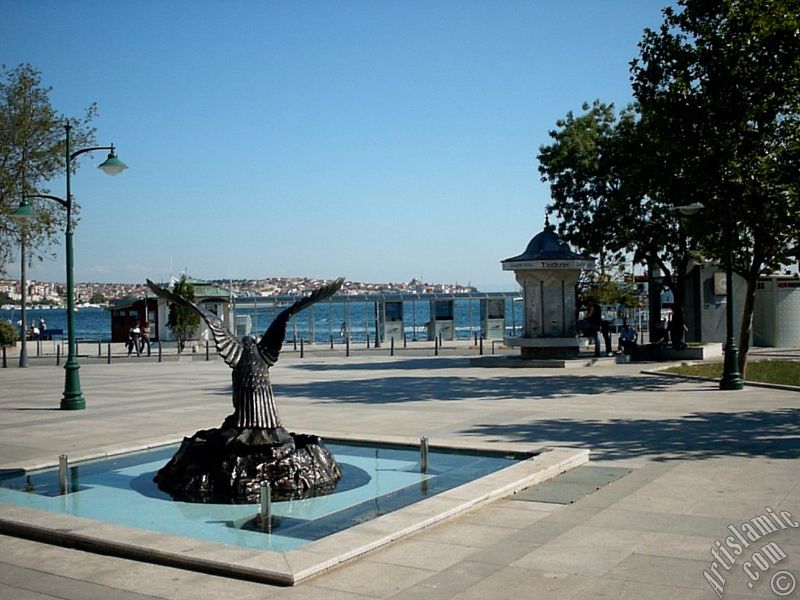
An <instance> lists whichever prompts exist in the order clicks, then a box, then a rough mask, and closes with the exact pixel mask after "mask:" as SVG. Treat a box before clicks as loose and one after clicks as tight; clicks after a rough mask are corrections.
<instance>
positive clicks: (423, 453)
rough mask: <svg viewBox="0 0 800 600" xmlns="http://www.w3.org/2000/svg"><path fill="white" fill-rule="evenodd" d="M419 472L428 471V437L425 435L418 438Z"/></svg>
mask: <svg viewBox="0 0 800 600" xmlns="http://www.w3.org/2000/svg"><path fill="white" fill-rule="evenodd" d="M419 472H420V473H427V472H428V438H427V437H426V436H422V437H421V438H420V439H419Z"/></svg>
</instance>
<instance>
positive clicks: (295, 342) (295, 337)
mask: <svg viewBox="0 0 800 600" xmlns="http://www.w3.org/2000/svg"><path fill="white" fill-rule="evenodd" d="M292 343H293V344H294V350H295V352H297V336H294V338H293V339H292Z"/></svg>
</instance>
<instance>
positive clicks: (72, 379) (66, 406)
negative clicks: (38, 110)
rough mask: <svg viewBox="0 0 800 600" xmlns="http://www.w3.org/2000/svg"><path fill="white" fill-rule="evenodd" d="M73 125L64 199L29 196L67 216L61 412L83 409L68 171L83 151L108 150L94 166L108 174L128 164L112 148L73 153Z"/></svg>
mask: <svg viewBox="0 0 800 600" xmlns="http://www.w3.org/2000/svg"><path fill="white" fill-rule="evenodd" d="M71 130H72V125H70V124H69V123H65V124H64V131H65V138H66V144H65V146H66V152H65V158H66V167H67V171H66V176H67V197H66V199H64V198H59V197H58V196H50V195H48V194H29V197H33V198H47V199H48V200H54V201H55V202H58V203H59V204H60V205H61V206H63V207H64V209H65V210H66V212H67V215H66V219H67V222H66V254H67V340H68V342H67V343H68V351H67V362H66V364H65V365H64V370H65V376H64V396H63V397H62V398H61V406H60V408H61V409H62V410H82V409H84V408H86V401H85V400H84V398H83V392H82V391H81V380H80V375H79V372H78V371H79V369H80V365H79V364H78V356H77V341H76V339H75V281H74V276H73V273H74V252H73V244H72V188H71V175H72V173H71V170H72V161H73V160H75V159H76V158H77V157H78V156H80V155H81V154H85V153H86V152H94V151H95V150H108V151H109V153H108V158H107V159H106V160H105V161H103V162H102V163H101V164H99V165H98V166H97V167H98V168H99V169H100V170H101V171H103V172H104V173H106V174H108V175H119V174H120V173H122V171H124V170H125V169H127V168H128V167H127V165H126V164H125V163H123V162H122V161H121V160H119V159H118V158H117V153H116V151H115V150H114V145H113V144H112V145H111V146H92V147H91V148H82V149H80V150H76V151H74V152H73V151H72V148H71V147H70V131H71Z"/></svg>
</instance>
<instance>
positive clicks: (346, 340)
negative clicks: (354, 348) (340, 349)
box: [344, 335, 350, 356]
mask: <svg viewBox="0 0 800 600" xmlns="http://www.w3.org/2000/svg"><path fill="white" fill-rule="evenodd" d="M344 344H345V346H344V347H345V353H344V355H345V356H350V336H349V335H348V336H347V337H346V338H344Z"/></svg>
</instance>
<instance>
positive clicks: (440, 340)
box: [439, 331, 442, 347]
mask: <svg viewBox="0 0 800 600" xmlns="http://www.w3.org/2000/svg"><path fill="white" fill-rule="evenodd" d="M441 345H442V332H441V331H440V332H439V347H441Z"/></svg>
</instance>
